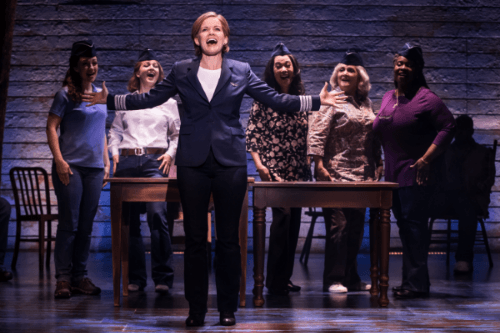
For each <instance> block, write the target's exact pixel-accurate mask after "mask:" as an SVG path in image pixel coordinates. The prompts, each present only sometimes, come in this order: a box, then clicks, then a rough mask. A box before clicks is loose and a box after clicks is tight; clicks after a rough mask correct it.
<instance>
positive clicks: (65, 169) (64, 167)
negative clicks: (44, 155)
mask: <svg viewBox="0 0 500 333" xmlns="http://www.w3.org/2000/svg"><path fill="white" fill-rule="evenodd" d="M56 171H57V175H58V176H59V180H60V181H61V183H63V184H64V185H66V186H67V185H68V184H69V175H72V174H73V172H71V168H70V167H69V164H68V163H66V161H65V160H61V161H59V162H56Z"/></svg>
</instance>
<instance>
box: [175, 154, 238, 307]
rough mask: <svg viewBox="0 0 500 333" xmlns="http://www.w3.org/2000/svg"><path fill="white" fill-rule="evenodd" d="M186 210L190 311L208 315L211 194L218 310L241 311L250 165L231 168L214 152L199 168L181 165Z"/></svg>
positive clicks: (179, 175)
mask: <svg viewBox="0 0 500 333" xmlns="http://www.w3.org/2000/svg"><path fill="white" fill-rule="evenodd" d="M177 179H178V184H179V193H180V196H181V203H182V208H183V212H184V232H185V234H186V250H185V252H184V288H185V295H186V299H187V300H188V302H189V313H190V314H193V313H203V314H204V313H206V312H207V298H208V264H207V223H208V222H207V211H208V204H209V201H210V194H212V195H213V199H214V208H215V226H216V234H217V242H216V247H215V260H216V261H217V267H216V270H215V281H216V287H217V308H218V310H219V311H233V312H235V311H236V310H237V309H238V292H239V288H240V276H241V255H240V245H239V232H238V229H239V228H238V227H239V219H240V214H241V207H242V205H243V199H244V198H245V192H246V188H247V167H246V166H235V167H227V166H224V165H221V164H220V163H219V162H217V160H216V159H215V157H214V155H213V153H212V150H210V153H209V155H208V157H207V160H206V161H205V162H204V163H203V164H202V165H201V166H199V167H187V166H178V167H177Z"/></svg>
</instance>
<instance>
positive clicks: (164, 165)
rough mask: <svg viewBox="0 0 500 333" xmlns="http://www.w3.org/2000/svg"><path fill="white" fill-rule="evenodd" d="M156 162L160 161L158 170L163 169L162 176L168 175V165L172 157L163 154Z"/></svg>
mask: <svg viewBox="0 0 500 333" xmlns="http://www.w3.org/2000/svg"><path fill="white" fill-rule="evenodd" d="M158 161H161V165H160V167H159V168H158V170H161V169H163V174H165V175H168V172H169V171H170V164H171V163H172V157H171V156H170V155H169V154H167V153H165V154H163V155H161V156H160V157H158Z"/></svg>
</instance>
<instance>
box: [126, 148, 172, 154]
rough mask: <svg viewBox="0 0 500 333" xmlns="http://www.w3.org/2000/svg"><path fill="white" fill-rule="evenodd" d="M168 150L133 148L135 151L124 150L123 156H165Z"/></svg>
mask: <svg viewBox="0 0 500 333" xmlns="http://www.w3.org/2000/svg"><path fill="white" fill-rule="evenodd" d="M166 152H167V150H166V149H165V148H133V149H126V148H125V149H122V152H121V155H122V156H130V155H136V156H141V155H154V154H165V153H166Z"/></svg>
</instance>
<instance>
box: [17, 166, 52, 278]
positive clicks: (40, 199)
mask: <svg viewBox="0 0 500 333" xmlns="http://www.w3.org/2000/svg"><path fill="white" fill-rule="evenodd" d="M10 182H11V185H12V191H13V192H14V200H15V204H16V220H17V223H16V241H15V247H14V255H13V257H12V265H11V266H12V269H15V268H16V263H17V257H18V255H19V245H20V243H21V242H38V255H39V269H40V271H42V270H43V257H44V251H45V248H44V242H47V260H46V266H47V267H49V266H50V253H51V242H52V241H55V238H53V237H52V225H51V222H52V221H53V220H57V219H58V218H59V216H58V214H52V211H51V203H50V193H49V177H48V175H47V171H45V170H44V169H42V168H20V167H15V168H12V169H11V170H10ZM27 221H31V222H33V221H35V222H38V236H35V237H33V236H25V237H21V223H22V222H27ZM45 222H48V224H47V236H45Z"/></svg>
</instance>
